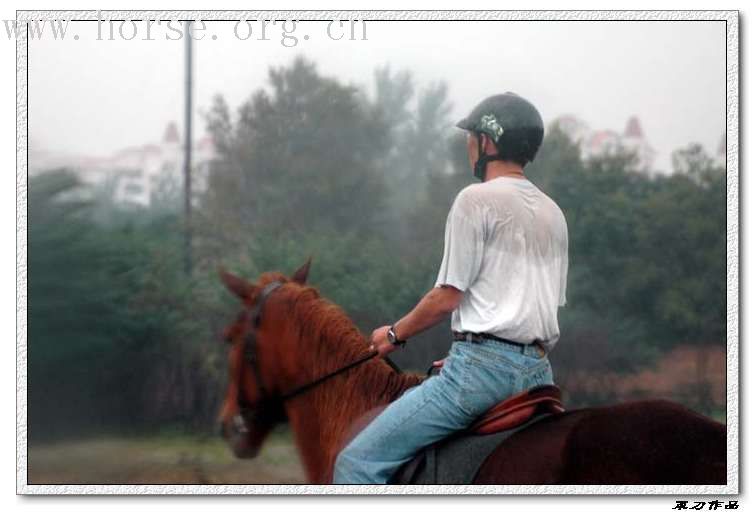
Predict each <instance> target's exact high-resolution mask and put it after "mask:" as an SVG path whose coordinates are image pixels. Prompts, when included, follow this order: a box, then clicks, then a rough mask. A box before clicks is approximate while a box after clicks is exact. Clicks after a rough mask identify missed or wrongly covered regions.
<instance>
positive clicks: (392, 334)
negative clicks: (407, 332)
mask: <svg viewBox="0 0 755 515" xmlns="http://www.w3.org/2000/svg"><path fill="white" fill-rule="evenodd" d="M386 336H387V337H388V342H389V343H390V344H391V345H400V346H402V347H403V346H404V345H406V340H399V339H398V336H396V326H393V325H392V326H391V328H390V329H388V334H387V335H386Z"/></svg>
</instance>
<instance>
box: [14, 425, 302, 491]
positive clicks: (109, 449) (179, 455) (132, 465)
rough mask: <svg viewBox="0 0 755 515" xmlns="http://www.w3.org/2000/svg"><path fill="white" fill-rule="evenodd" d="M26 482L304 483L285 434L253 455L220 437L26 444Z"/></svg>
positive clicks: (288, 436)
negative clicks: (243, 455) (237, 453)
mask: <svg viewBox="0 0 755 515" xmlns="http://www.w3.org/2000/svg"><path fill="white" fill-rule="evenodd" d="M28 451H29V452H28V459H29V461H28V471H29V472H28V473H29V477H28V481H29V483H30V484H299V483H304V482H305V477H304V471H303V469H302V467H301V465H300V462H299V458H298V456H297V454H296V450H295V449H294V447H293V445H292V444H291V440H290V435H288V434H286V433H281V434H275V435H273V436H272V437H271V438H270V439H269V440H268V442H267V443H266V444H265V446H264V448H263V450H262V452H261V453H260V455H259V456H258V457H257V458H255V459H254V460H240V459H237V458H235V457H234V456H233V455H232V454H231V452H230V450H229V449H228V448H227V447H226V445H225V444H224V443H223V442H222V441H221V440H220V438H206V439H199V438H196V437H187V436H156V437H141V438H117V437H102V438H99V439H88V440H84V441H77V442H59V443H55V444H49V445H37V446H30V447H29V449H28Z"/></svg>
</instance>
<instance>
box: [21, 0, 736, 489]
mask: <svg viewBox="0 0 755 515" xmlns="http://www.w3.org/2000/svg"><path fill="white" fill-rule="evenodd" d="M98 13H99V15H100V16H102V17H105V18H107V19H132V20H140V19H179V20H197V19H202V20H206V21H213V20H216V21H217V20H239V19H242V18H246V19H289V20H290V19H294V20H301V21H306V20H338V19H341V20H354V19H358V20H365V21H371V20H383V21H397V22H399V21H408V20H423V21H433V20H449V21H451V20H452V21H458V22H464V21H479V20H501V21H513V20H521V21H722V22H725V23H726V80H727V86H726V118H727V122H726V173H727V217H726V233H727V246H726V263H727V268H726V270H727V271H726V291H727V296H726V309H727V319H726V342H727V344H726V363H727V373H726V429H727V483H726V485H461V486H457V485H390V486H375V485H361V486H351V485H193V484H192V485H181V484H175V485H73V484H69V485H46V484H29V483H28V479H27V477H28V476H27V472H28V469H27V458H28V454H27V425H26V419H27V391H26V383H27V368H26V366H27V341H26V338H27V281H28V277H27V224H28V218H27V178H28V176H27V171H28V155H27V151H28V40H27V34H26V31H22V33H20V34H19V37H18V39H17V41H16V104H17V108H16V166H17V167H16V225H17V233H16V249H17V251H16V281H17V289H16V448H17V450H16V491H17V493H18V494H27V495H34V494H48V495H56V494H70V495H81V494H98V495H103V494H116V495H143V494H146V495H155V494H171V495H218V494H231V495H239V494H257V495H299V494H316V495H322V494H335V495H347V494H356V495H381V494H387V495H396V494H410V495H502V494H509V495H510V494H519V495H521V494H528V495H585V494H597V495H608V494H613V495H637V494H646V495H647V494H650V495H672V494H673V495H683V494H687V495H715V494H718V495H721V494H738V493H739V479H740V478H739V471H740V467H739V463H740V446H739V436H740V435H739V407H740V404H739V384H740V375H739V304H740V296H739V278H740V271H739V230H740V226H739V209H740V208H739V185H740V183H739V107H740V106H739V12H738V11H723V10H720V11H719V10H710V11H696V10H687V11H661V10H658V11H642V10H624V11H603V10H601V11H568V10H565V11H554V10H550V11H521V10H517V11H449V10H442V11H424V10H423V11H418V10H414V11H395V10H386V11H378V10H357V11H344V10H334V11H325V10H290V11H236V10H233V11H212V10H210V11H206V10H200V11H196V10H195V11H178V10H165V11H150V10H134V11H125V10H103V11H100V12H98V11H96V10H87V11H80V10H69V11H66V10H61V11H49V10H45V11H26V10H24V11H17V12H16V15H17V20H18V21H30V20H50V19H61V18H62V19H66V20H71V21H83V20H97V19H101V18H98Z"/></svg>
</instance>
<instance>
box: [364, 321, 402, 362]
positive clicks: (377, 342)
mask: <svg viewBox="0 0 755 515" xmlns="http://www.w3.org/2000/svg"><path fill="white" fill-rule="evenodd" d="M390 328H391V326H389V325H384V326H383V327H378V328H377V329H375V330H374V331H372V345H370V350H376V351H378V357H380V358H382V357H384V356H386V355H388V354H390V353H391V352H393V351H395V350H396V346H395V345H393V344H392V343H391V342H389V341H388V330H389V329H390Z"/></svg>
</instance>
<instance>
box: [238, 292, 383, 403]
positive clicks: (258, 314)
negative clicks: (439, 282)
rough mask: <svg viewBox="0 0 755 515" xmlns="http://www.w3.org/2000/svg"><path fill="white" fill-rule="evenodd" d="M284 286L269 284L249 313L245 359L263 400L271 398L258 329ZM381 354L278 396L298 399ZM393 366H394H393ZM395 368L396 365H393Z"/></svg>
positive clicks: (341, 368) (282, 398) (343, 367)
mask: <svg viewBox="0 0 755 515" xmlns="http://www.w3.org/2000/svg"><path fill="white" fill-rule="evenodd" d="M282 285H283V283H281V282H280V281H273V282H271V283H268V284H267V285H266V286H265V287H264V288H263V289H262V291H261V292H260V296H259V299H257V302H256V303H255V305H254V306H253V307H252V308H251V310H250V312H249V316H250V318H251V320H252V330H251V331H249V333H248V334H247V335H246V337H245V338H244V358H245V359H246V361H247V362H248V363H249V364H250V365H251V367H252V373H253V374H254V379H255V381H256V382H257V388H259V391H260V396H261V398H263V399H264V398H269V397H271V396H270V395H269V394H268V392H267V390H266V389H265V384H264V383H263V382H262V373H261V371H260V368H259V361H258V360H257V337H256V333H257V329H258V328H259V326H260V322H261V320H262V310H263V309H264V306H265V302H266V301H267V300H268V298H269V297H270V295H271V294H272V293H273V292H274V291H275V290H277V289H278V288H280V287H281V286H282ZM378 354H379V353H378V352H377V351H372V352H370V353H368V354H365V355H363V356H361V357H359V358H357V359H356V360H354V361H352V362H351V363H348V364H346V365H344V366H342V367H340V368H338V369H336V370H334V371H332V372H329V373H328V374H325V375H324V376H322V377H320V378H318V379H315V380H314V381H312V382H310V383H307V384H305V385H302V386H299V387H297V388H294V389H293V390H291V391H290V392H288V393H285V394H283V395H280V396H277V398H278V399H279V400H281V401H283V402H285V401H287V400H289V399H293V398H294V397H297V396H299V395H301V394H303V393H305V392H308V391H309V390H311V389H313V388H315V387H316V386H319V385H320V384H322V383H324V382H325V381H327V380H328V379H331V378H333V377H335V376H337V375H339V374H342V373H344V372H346V371H348V370H351V369H352V368H355V367H358V366H359V365H361V364H362V363H364V362H366V361H369V360H371V359H372V358H374V357H376V356H377V355H378ZM391 365H392V364H391ZM392 366H393V367H394V368H395V365H392Z"/></svg>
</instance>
